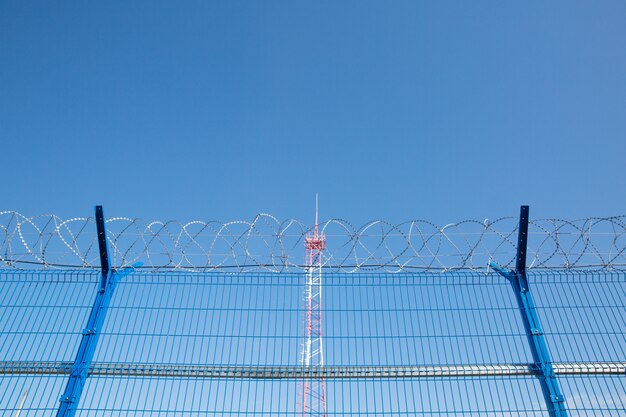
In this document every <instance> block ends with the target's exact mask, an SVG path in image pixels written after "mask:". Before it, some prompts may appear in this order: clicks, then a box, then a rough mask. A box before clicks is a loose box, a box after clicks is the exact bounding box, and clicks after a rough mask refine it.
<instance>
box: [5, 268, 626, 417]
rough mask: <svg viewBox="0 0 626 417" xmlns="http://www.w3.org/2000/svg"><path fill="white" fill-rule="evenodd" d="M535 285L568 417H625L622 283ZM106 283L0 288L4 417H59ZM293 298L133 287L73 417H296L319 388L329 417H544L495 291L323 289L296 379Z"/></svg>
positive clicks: (463, 276) (487, 287) (442, 284)
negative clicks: (309, 347)
mask: <svg viewBox="0 0 626 417" xmlns="http://www.w3.org/2000/svg"><path fill="white" fill-rule="evenodd" d="M529 278H530V288H531V292H532V294H533V296H534V299H535V303H536V306H537V313H538V316H539V318H540V321H541V324H542V328H543V332H544V335H545V338H546V342H547V344H548V348H549V350H550V352H551V354H552V360H553V362H554V363H553V367H554V369H555V373H556V376H557V380H558V381H559V382H560V385H561V391H562V392H563V394H564V397H565V404H566V407H567V408H568V410H569V413H570V414H569V415H570V416H585V415H589V416H599V415H625V414H626V409H625V405H624V403H625V402H624V396H623V392H625V391H626V390H625V388H626V385H625V379H626V356H625V355H624V351H625V349H626V340H625V337H624V335H625V331H626V330H625V327H624V321H625V320H624V318H625V317H626V303H625V301H626V298H625V295H624V294H625V291H624V290H625V285H626V275H625V273H624V272H623V271H595V272H593V273H589V272H585V273H583V272H577V271H573V270H554V271H549V272H543V273H541V274H538V273H534V274H530V275H529ZM99 279H100V275H99V273H98V272H97V271H91V272H90V271H89V270H83V269H81V270H78V271H67V272H64V271H55V272H50V271H39V272H32V271H18V270H15V269H10V270H0V338H2V339H1V340H2V345H0V354H1V355H0V413H2V415H7V416H8V415H14V413H15V411H17V410H18V409H19V410H21V411H20V412H21V413H22V414H20V415H21V416H24V415H33V416H35V415H36V416H39V415H47V416H53V415H55V413H56V408H57V407H58V404H59V398H60V397H61V393H62V392H63V389H64V387H65V384H66V382H67V379H68V378H69V374H70V372H71V368H72V362H73V360H74V355H75V354H76V351H77V348H78V343H79V341H80V339H81V337H83V332H82V329H83V328H84V326H85V325H86V322H87V318H88V316H89V312H90V311H91V305H92V303H93V300H94V298H95V294H96V292H97V289H98V282H99ZM304 288H305V274H304V273H287V272H282V273H269V272H262V273H258V272H247V273H226V272H219V271H214V272H204V273H200V272H187V273H185V272H175V271H169V272H168V271H143V272H141V271H130V273H129V274H128V275H125V276H122V277H120V278H119V281H118V282H117V284H116V285H115V291H114V292H113V296H112V299H111V302H110V304H109V305H108V310H107V311H106V318H105V320H104V324H103V326H102V328H101V329H98V334H99V339H98V343H97V347H96V350H95V354H94V357H93V361H91V362H90V363H89V364H88V366H87V368H86V369H87V371H86V372H88V375H89V377H88V378H87V382H86V385H85V389H84V391H83V393H82V396H81V397H80V399H79V400H78V403H77V408H78V415H81V416H100V415H107V416H108V415H110V416H113V415H115V416H121V415H146V416H147V415H151V416H162V415H189V416H195V415H206V416H208V415H211V416H213V415H222V416H231V415H250V416H270V415H285V416H287V415H289V416H291V415H301V408H300V406H299V404H298V389H299V384H300V382H301V381H302V380H304V379H305V378H315V379H320V378H324V379H325V386H326V399H327V415H337V416H351V415H368V416H391V415H398V416H404V415H407V416H408V415H424V416H459V415H481V416H482V415H486V416H545V415H547V409H546V405H545V399H544V397H543V394H542V391H541V385H540V378H539V368H538V364H537V363H535V359H534V358H533V355H532V354H531V351H530V348H529V343H528V339H527V335H526V331H525V329H524V326H523V324H522V321H521V314H520V309H519V305H518V304H517V301H516V298H515V295H514V292H513V289H512V287H511V284H510V283H509V281H508V280H507V279H506V278H504V277H503V276H501V275H499V274H497V273H494V272H490V273H484V272H483V273H481V272H476V271H467V270H466V271H454V272H452V271H448V272H445V273H434V272H419V273H408V272H403V273H400V274H390V273H382V272H359V273H351V274H349V273H330V272H325V273H324V274H323V342H324V344H323V346H324V352H323V356H324V366H323V367H319V368H315V369H309V368H307V367H305V366H303V364H302V362H301V357H302V356H301V352H302V343H303V342H304V339H303V334H304V332H303V323H304V321H303V313H304V308H303V299H304ZM25 393H26V394H25ZM22 397H23V398H24V401H23V403H22Z"/></svg>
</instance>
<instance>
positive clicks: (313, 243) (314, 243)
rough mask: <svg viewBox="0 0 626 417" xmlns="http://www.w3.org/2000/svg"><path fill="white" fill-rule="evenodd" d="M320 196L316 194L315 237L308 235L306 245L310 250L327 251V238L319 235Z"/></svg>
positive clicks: (305, 240) (305, 239)
mask: <svg viewBox="0 0 626 417" xmlns="http://www.w3.org/2000/svg"><path fill="white" fill-rule="evenodd" d="M318 225H319V196H318V194H317V193H315V226H313V235H307V236H305V238H304V243H305V246H306V248H307V249H309V250H324V249H326V236H324V234H323V233H322V234H320V233H319V229H318Z"/></svg>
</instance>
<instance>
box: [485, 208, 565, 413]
mask: <svg viewBox="0 0 626 417" xmlns="http://www.w3.org/2000/svg"><path fill="white" fill-rule="evenodd" d="M528 212H529V208H528V206H521V208H520V221H519V234H518V238H517V256H516V258H515V270H512V271H505V270H502V269H500V268H496V271H497V272H498V273H500V274H501V275H502V276H504V277H505V278H506V279H508V280H509V282H510V283H511V287H512V288H513V292H514V293H515V299H516V300H517V305H518V307H519V311H520V313H521V316H522V321H523V323H524V329H525V331H526V337H527V339H528V344H529V346H530V351H531V353H532V356H533V361H534V362H535V369H536V372H537V377H538V378H539V383H540V384H541V391H542V393H543V397H544V399H545V402H546V407H547V408H548V413H549V414H550V417H567V410H566V409H565V398H564V397H563V394H562V393H561V390H560V389H559V384H558V381H557V379H556V375H555V374H554V369H553V368H552V359H551V358H550V353H549V351H548V346H547V344H546V341H545V338H544V337H543V331H542V329H541V324H540V323H539V316H538V314H537V309H536V308H535V303H534V301H533V296H532V293H531V291H530V288H529V285H528V279H527V277H526V251H527V247H528Z"/></svg>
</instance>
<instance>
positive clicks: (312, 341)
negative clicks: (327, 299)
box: [300, 196, 326, 417]
mask: <svg viewBox="0 0 626 417" xmlns="http://www.w3.org/2000/svg"><path fill="white" fill-rule="evenodd" d="M304 243H305V248H306V273H305V275H306V286H305V290H304V303H305V308H304V313H305V319H304V332H305V335H304V343H303V345H302V357H301V361H302V365H303V366H304V367H306V368H323V367H324V348H323V341H322V263H323V259H322V252H323V251H324V249H325V248H326V236H325V235H324V234H323V233H322V234H320V233H319V230H318V207H317V196H316V197H315V226H314V227H313V234H307V236H306V237H305V240H304ZM300 405H301V407H302V416H324V417H326V387H325V383H324V378H323V377H319V378H304V379H303V380H302V382H301V384H300Z"/></svg>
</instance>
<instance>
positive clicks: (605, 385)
mask: <svg viewBox="0 0 626 417" xmlns="http://www.w3.org/2000/svg"><path fill="white" fill-rule="evenodd" d="M530 279H531V286H532V288H533V291H534V293H535V294H536V297H535V298H536V305H537V309H538V311H539V315H540V317H541V318H542V325H543V329H544V332H545V336H546V341H547V343H548V345H549V347H550V350H551V353H552V358H553V361H555V362H557V363H593V362H596V363H606V364H615V363H625V362H626V272H623V271H622V272H620V271H612V272H611V271H604V272H599V271H595V272H590V271H560V272H556V271H553V272H550V273H545V272H544V273H538V272H533V273H532V274H531V275H530ZM561 379H562V389H563V393H564V395H565V398H566V404H567V407H568V409H570V410H571V415H572V416H587V415H589V416H601V415H602V416H604V415H615V416H617V415H620V416H623V415H626V372H622V373H621V376H615V375H594V376H589V375H585V376H575V377H574V376H567V377H562V378H561Z"/></svg>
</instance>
